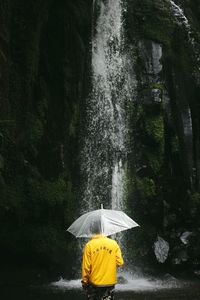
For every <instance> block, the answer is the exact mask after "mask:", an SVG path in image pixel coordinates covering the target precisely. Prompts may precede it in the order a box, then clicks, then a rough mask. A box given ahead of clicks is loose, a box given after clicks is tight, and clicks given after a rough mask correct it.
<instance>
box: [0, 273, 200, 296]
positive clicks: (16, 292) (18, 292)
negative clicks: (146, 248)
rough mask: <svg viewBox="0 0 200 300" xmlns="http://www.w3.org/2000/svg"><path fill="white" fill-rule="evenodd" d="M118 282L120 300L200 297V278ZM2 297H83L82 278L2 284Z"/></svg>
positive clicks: (147, 279) (126, 280) (0, 290)
mask: <svg viewBox="0 0 200 300" xmlns="http://www.w3.org/2000/svg"><path fill="white" fill-rule="evenodd" d="M124 278H125V282H124V283H123V284H117V285H116V294H115V299H116V300H125V299H126V300H157V299H162V300H200V281H180V280H177V279H175V278H173V277H170V276H167V277H166V278H165V279H163V280H158V279H149V278H139V277H132V278H130V277H128V276H126V275H124ZM0 299H1V300H16V299H20V300H64V299H65V300H72V299H73V300H76V299H77V300H78V299H80V300H83V299H86V296H85V294H84V292H83V291H82V289H81V285H80V280H70V281H67V280H64V279H60V280H59V281H57V282H53V283H50V284H47V285H28V286H27V285H25V286H23V285H21V286H19V285H18V286H14V285H9V284H8V285H4V286H0Z"/></svg>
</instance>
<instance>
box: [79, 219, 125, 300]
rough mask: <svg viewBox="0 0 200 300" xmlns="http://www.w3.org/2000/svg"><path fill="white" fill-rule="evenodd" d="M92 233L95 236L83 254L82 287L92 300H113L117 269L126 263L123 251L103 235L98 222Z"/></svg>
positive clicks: (95, 223)
mask: <svg viewBox="0 0 200 300" xmlns="http://www.w3.org/2000/svg"><path fill="white" fill-rule="evenodd" d="M92 231H93V232H94V235H93V237H92V238H91V240H90V241H89V242H88V243H87V244H86V245H85V248H84V252H83V259H82V281H81V282H82V287H83V289H84V290H86V293H87V298H88V299H90V300H97V299H99V300H100V299H111V300H113V299H114V287H115V284H116V283H117V267H119V266H121V265H123V263H124V262H123V258H122V254H121V250H120V247H119V245H118V244H117V242H116V241H114V240H112V239H110V238H108V237H106V236H104V235H102V234H101V229H100V224H99V222H98V221H97V222H94V224H93V230H92Z"/></svg>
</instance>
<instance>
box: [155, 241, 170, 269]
mask: <svg viewBox="0 0 200 300" xmlns="http://www.w3.org/2000/svg"><path fill="white" fill-rule="evenodd" d="M154 253H155V256H156V258H157V260H158V261H159V262H160V263H164V262H165V261H166V259H167V257H168V253H169V243H168V242H167V241H165V240H164V239H163V238H161V237H159V236H158V239H157V241H156V242H155V243H154Z"/></svg>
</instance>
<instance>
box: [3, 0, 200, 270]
mask: <svg viewBox="0 0 200 300" xmlns="http://www.w3.org/2000/svg"><path fill="white" fill-rule="evenodd" d="M176 4H177V5H180V6H181V7H182V8H183V9H184V13H185V15H186V17H187V19H188V21H189V24H190V28H188V27H187V26H185V25H184V24H182V23H181V19H178V18H177V17H176V16H175V15H174V14H173V9H172V7H171V4H170V1H167V0H162V1H161V0H144V1H140V0H127V2H126V6H127V9H126V11H125V12H124V20H125V22H124V24H125V36H126V43H127V45H128V47H127V49H132V50H130V51H132V52H131V53H129V57H130V58H131V56H132V62H133V66H132V70H133V72H134V78H135V79H136V81H137V84H136V91H135V93H134V95H133V100H134V101H133V102H132V103H133V105H132V106H131V111H130V112H127V113H130V118H129V119H130V129H131V130H130V131H131V135H132V138H131V140H132V151H131V153H130V155H129V162H128V169H129V171H128V174H129V178H128V207H129V209H130V211H132V212H133V215H134V217H135V218H136V220H137V221H138V223H140V225H141V229H140V230H139V231H134V232H131V233H130V238H129V239H130V240H129V248H130V249H132V247H133V248H135V250H134V253H135V254H134V255H135V257H137V261H138V262H140V261H141V262H145V264H146V262H148V261H153V260H154V259H155V255H154V253H153V251H152V246H153V243H154V242H155V240H156V238H157V235H159V236H161V237H163V238H164V239H165V240H166V241H168V242H169V244H170V252H169V257H168V260H167V261H166V262H165V264H169V265H170V266H174V265H176V266H182V265H183V266H184V267H186V266H188V267H189V268H191V269H198V268H200V267H199V265H200V257H199V253H200V236H199V235H200V234H199V227H200V223H199V218H198V215H199V211H200V134H199V133H200V122H199V121H200V120H199V119H200V107H199V93H200V75H199V74H200V73H199V67H200V63H199V60H198V57H199V54H200V22H199V19H200V18H199V17H200V4H199V3H198V1H195V0H192V1H184V0H183V1H176ZM0 24H1V29H0V67H1V68H0V69H1V72H0V108H1V109H0V187H1V192H0V222H1V229H0V253H1V260H2V261H4V262H5V265H8V263H9V262H10V265H13V264H16V263H18V264H20V265H22V263H23V264H24V265H28V266H30V265H31V264H32V267H35V266H37V267H41V268H44V269H47V270H51V273H55V272H56V273H57V274H61V273H62V274H65V275H66V274H71V273H72V265H74V262H73V261H72V260H71V251H72V249H73V247H74V243H75V240H74V239H73V238H72V237H70V236H69V235H68V234H66V233H65V229H66V228H67V226H68V225H69V224H70V223H71V221H72V220H73V219H74V216H75V215H76V212H77V211H78V207H79V206H80V202H79V201H80V200H79V199H80V174H79V168H80V167H79V165H80V164H79V157H80V156H79V154H80V138H81V137H80V132H81V127H82V123H81V120H82V119H83V117H84V109H85V102H84V100H85V98H86V95H87V93H88V91H87V89H88V82H89V80H90V76H89V68H90V47H91V31H92V30H91V25H92V1H87V0H81V1H80V0H69V1H64V0H61V1H54V0H43V1H40V0H35V1H25V0H20V1H12V0H2V1H1V3H0ZM129 46H130V47H129ZM185 231H188V232H192V234H191V235H190V241H189V243H188V244H183V243H182V242H181V240H180V236H181V235H182V234H183V233H184V232H185ZM135 236H136V239H135ZM183 253H184V255H183ZM68 257H70V259H68Z"/></svg>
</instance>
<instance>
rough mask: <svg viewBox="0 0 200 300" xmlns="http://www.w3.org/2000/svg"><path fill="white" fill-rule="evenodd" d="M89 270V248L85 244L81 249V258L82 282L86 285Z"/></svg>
mask: <svg viewBox="0 0 200 300" xmlns="http://www.w3.org/2000/svg"><path fill="white" fill-rule="evenodd" d="M90 272H91V250H90V247H89V246H88V245H87V244H86V245H85V248H84V251H83V259H82V281H81V282H82V284H83V285H86V284H88V282H89V277H90Z"/></svg>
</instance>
